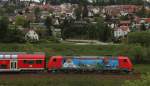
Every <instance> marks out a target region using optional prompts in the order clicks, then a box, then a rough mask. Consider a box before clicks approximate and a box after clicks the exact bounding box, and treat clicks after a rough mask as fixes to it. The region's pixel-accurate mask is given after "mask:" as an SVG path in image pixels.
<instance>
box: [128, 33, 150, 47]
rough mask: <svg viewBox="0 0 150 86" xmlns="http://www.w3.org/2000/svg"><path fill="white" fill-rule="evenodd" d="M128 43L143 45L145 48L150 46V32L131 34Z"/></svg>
mask: <svg viewBox="0 0 150 86" xmlns="http://www.w3.org/2000/svg"><path fill="white" fill-rule="evenodd" d="M128 43H129V44H135V43H137V44H141V45H144V46H150V32H148V31H142V32H131V33H129V34H128Z"/></svg>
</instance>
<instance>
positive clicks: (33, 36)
mask: <svg viewBox="0 0 150 86" xmlns="http://www.w3.org/2000/svg"><path fill="white" fill-rule="evenodd" d="M25 38H26V39H27V40H36V41H38V40H39V36H38V34H37V33H36V32H35V31H34V30H32V29H31V30H29V31H28V32H27V33H26V35H25Z"/></svg>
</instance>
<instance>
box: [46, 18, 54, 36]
mask: <svg viewBox="0 0 150 86" xmlns="http://www.w3.org/2000/svg"><path fill="white" fill-rule="evenodd" d="M44 24H45V26H46V28H47V29H48V33H49V35H50V36H51V35H52V31H51V26H52V18H51V17H49V16H48V17H47V18H46V19H45V22H44Z"/></svg>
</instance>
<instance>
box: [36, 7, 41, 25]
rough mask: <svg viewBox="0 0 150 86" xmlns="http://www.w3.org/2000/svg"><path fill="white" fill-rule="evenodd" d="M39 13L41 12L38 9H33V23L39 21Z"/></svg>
mask: <svg viewBox="0 0 150 86" xmlns="http://www.w3.org/2000/svg"><path fill="white" fill-rule="evenodd" d="M40 12H41V10H40V8H39V7H36V8H35V9H34V15H35V18H36V19H35V22H39V21H40V20H39V16H40Z"/></svg>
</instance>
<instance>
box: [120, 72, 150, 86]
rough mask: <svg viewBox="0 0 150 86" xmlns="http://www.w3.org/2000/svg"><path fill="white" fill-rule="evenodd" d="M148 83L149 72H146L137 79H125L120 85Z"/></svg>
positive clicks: (146, 85)
mask: <svg viewBox="0 0 150 86" xmlns="http://www.w3.org/2000/svg"><path fill="white" fill-rule="evenodd" d="M149 85H150V73H147V74H145V75H143V76H142V78H141V79H138V80H132V81H131V80H130V81H129V80H127V81H125V83H124V84H123V85H122V86H149Z"/></svg>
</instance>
